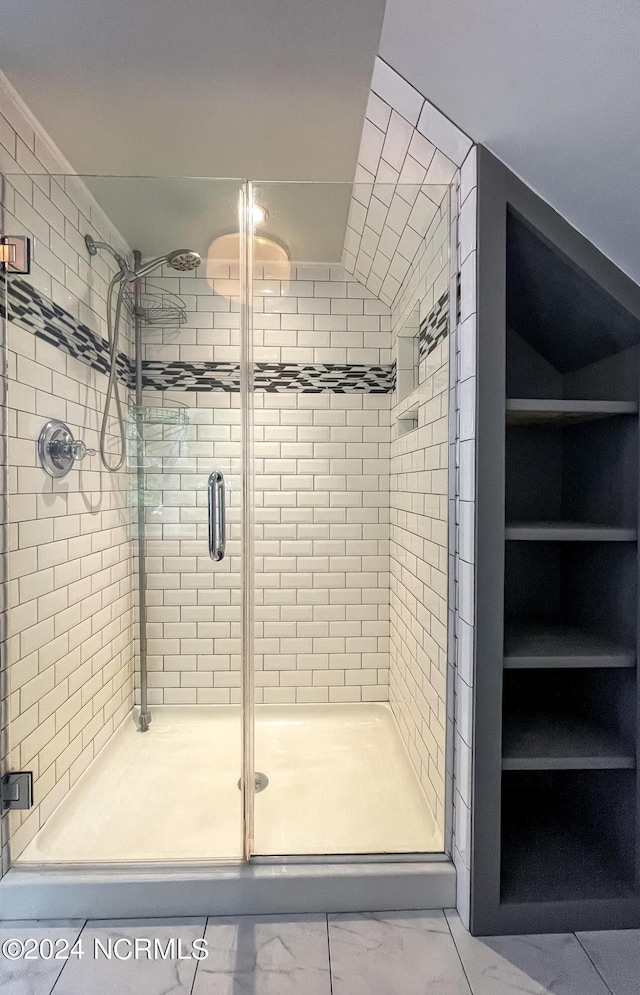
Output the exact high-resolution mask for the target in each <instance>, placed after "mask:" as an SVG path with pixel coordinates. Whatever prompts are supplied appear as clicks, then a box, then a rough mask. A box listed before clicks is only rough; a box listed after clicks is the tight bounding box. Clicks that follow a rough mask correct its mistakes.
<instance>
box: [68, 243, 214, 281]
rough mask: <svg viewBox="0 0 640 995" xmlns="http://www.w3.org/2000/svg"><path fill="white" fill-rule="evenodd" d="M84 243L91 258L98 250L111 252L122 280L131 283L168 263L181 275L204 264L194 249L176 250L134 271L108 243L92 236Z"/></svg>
mask: <svg viewBox="0 0 640 995" xmlns="http://www.w3.org/2000/svg"><path fill="white" fill-rule="evenodd" d="M84 241H85V244H86V246H87V249H88V251H89V255H90V256H95V255H96V254H97V252H98V249H105V250H106V251H107V252H109V253H110V254H111V255H112V256H113V258H114V259H115V260H116V262H117V264H118V266H119V267H120V273H121V279H123V280H127V281H128V282H129V283H133V281H134V280H139V279H140V278H141V277H143V276H146V275H147V273H151V271H152V270H154V269H157V268H158V266H163V265H164V264H165V263H168V264H169V266H171V267H173V269H176V270H178V271H179V272H181V273H186V272H188V271H189V270H192V269H197V267H198V266H199V265H200V263H201V262H202V257H201V256H200V253H199V252H195V251H194V250H193V249H174V250H173V252H168V253H167V254H166V256H158V258H157V259H151V260H149V262H148V263H143V264H142V265H141V266H138V268H137V269H135V270H133V269H131V267H130V266H129V263H128V262H127V260H126V259H124V258H123V256H121V255H119V254H118V253H117V252H116V250H115V249H114V248H113V247H112V246H111V245H109V243H108V242H96V240H95V239H94V238H93V236H92V235H85V237H84Z"/></svg>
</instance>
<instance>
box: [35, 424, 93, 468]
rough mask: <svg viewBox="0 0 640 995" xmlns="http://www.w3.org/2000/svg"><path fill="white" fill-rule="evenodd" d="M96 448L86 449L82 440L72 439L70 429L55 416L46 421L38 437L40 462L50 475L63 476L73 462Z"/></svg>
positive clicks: (91, 452)
mask: <svg viewBox="0 0 640 995" xmlns="http://www.w3.org/2000/svg"><path fill="white" fill-rule="evenodd" d="M96 452H97V450H95V449H87V447H86V445H85V444H84V442H82V441H81V440H80V439H74V437H73V435H72V434H71V429H70V428H69V426H68V425H65V423H64V422H62V421H58V419H57V418H54V419H52V420H51V421H48V422H47V424H46V425H45V426H44V428H43V429H42V431H41V432H40V437H39V439H38V456H39V459H40V463H41V464H42V467H43V469H44V470H46V472H47V473H48V474H49V476H50V477H65V476H66V475H67V473H68V472H69V470H70V469H71V467H72V466H73V464H74V463H75V462H76V461H78V462H80V461H81V460H83V459H84V458H85V457H86V456H95V455H96Z"/></svg>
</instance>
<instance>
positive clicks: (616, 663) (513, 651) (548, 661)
mask: <svg viewBox="0 0 640 995" xmlns="http://www.w3.org/2000/svg"><path fill="white" fill-rule="evenodd" d="M635 663H636V654H635V652H634V650H632V649H629V648H628V647H626V646H621V645H620V644H619V643H616V642H615V641H614V640H612V639H608V638H607V637H605V636H600V635H598V634H597V633H594V632H589V631H588V630H584V629H578V628H572V627H571V626H568V625H553V624H545V623H540V622H528V623H527V622H521V623H518V624H514V623H510V624H508V625H507V627H506V630H505V644H504V666H505V668H507V669H510V670H526V669H538V668H540V669H542V668H546V667H567V668H569V667H574V668H578V667H635Z"/></svg>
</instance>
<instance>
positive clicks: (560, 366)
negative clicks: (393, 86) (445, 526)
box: [471, 148, 640, 934]
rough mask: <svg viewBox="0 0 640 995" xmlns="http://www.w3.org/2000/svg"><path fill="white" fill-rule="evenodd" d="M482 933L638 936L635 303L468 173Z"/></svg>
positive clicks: (486, 167) (550, 218)
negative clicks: (474, 220) (473, 208)
mask: <svg viewBox="0 0 640 995" xmlns="http://www.w3.org/2000/svg"><path fill="white" fill-rule="evenodd" d="M477 294H478V300H477V322H478V325H477V343H478V409H477V466H476V470H477V481H476V499H477V543H476V565H477V566H476V569H477V573H476V671H475V689H476V711H475V720H476V721H475V733H474V758H475V765H474V785H473V792H474V793H473V849H472V899H471V908H472V914H471V926H472V931H473V932H474V933H476V934H483V933H484V934H490V933H506V932H510V933H517V932H549V931H558V930H577V929H611V928H620V927H625V926H626V927H629V926H636V927H637V926H640V847H639V844H638V838H639V832H638V827H639V825H640V806H639V791H638V777H637V767H638V755H639V754H638V743H639V738H638V713H639V709H638V701H639V698H638V679H637V650H638V616H639V612H638V477H639V459H638V451H639V440H638V400H639V380H640V364H639V348H640V347H639V343H640V288H638V286H637V285H636V284H634V283H633V282H632V281H631V280H630V279H629V278H628V277H626V276H625V275H624V274H623V273H622V272H621V271H620V270H618V269H617V268H616V267H615V266H614V265H613V264H612V263H611V262H610V261H609V260H608V259H606V258H605V257H604V256H603V255H602V254H601V253H600V252H599V251H598V250H596V249H595V248H594V246H593V245H591V244H590V243H589V242H588V241H587V240H586V239H585V238H583V237H582V236H581V235H580V234H579V233H578V232H576V231H575V230H574V229H573V228H571V227H570V226H569V225H568V224H567V223H566V222H565V221H564V220H563V219H562V218H561V217H560V216H559V215H558V214H556V213H555V211H553V210H552V209H551V208H550V207H549V206H548V205H547V204H545V203H544V202H543V201H541V200H540V199H539V198H538V197H537V196H536V195H535V194H533V192H532V191H531V190H529V189H528V188H527V187H525V186H524V184H522V183H521V182H520V181H519V180H518V179H517V178H516V177H515V176H514V175H513V174H512V173H510V172H509V170H507V169H506V168H505V167H504V166H503V165H502V164H501V163H499V162H498V161H497V160H496V159H495V158H494V157H493V156H492V155H491V154H490V153H488V152H487V150H486V149H483V148H480V149H479V156H478V253H477Z"/></svg>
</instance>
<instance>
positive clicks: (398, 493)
mask: <svg viewBox="0 0 640 995" xmlns="http://www.w3.org/2000/svg"><path fill="white" fill-rule="evenodd" d="M398 117H399V118H401V119H403V120H402V121H398ZM403 122H404V123H403ZM407 124H408V125H410V126H412V128H413V130H412V131H411V132H409V129H408V128H407ZM407 137H409V142H408V144H407ZM401 160H402V161H401ZM396 181H398V182H399V183H400V184H407V186H402V187H399V188H398V189H397V190H393V189H392V188H391V187H389V186H385V184H390V183H394V182H396ZM425 183H432V184H441V183H445V184H450V188H451V191H452V200H451V217H450V225H451V229H450V230H451V237H450V243H451V245H452V248H453V250H454V251H455V260H454V265H453V266H452V267H451V275H452V280H451V283H450V287H449V308H450V341H449V346H448V364H447V362H446V361H445V357H444V356H441V357H440V359H441V360H442V363H441V366H440V368H439V369H438V368H436V367H435V363H436V362H437V361H438V355H439V351H438V350H436V351H435V352H434V354H433V357H430V359H432V362H433V366H431V367H430V375H431V376H432V377H433V388H434V393H435V395H436V396H438V394H439V387H440V386H441V383H442V380H441V379H440V380H438V377H441V378H444V377H445V376H447V366H448V380H449V395H448V399H447V403H448V409H449V418H448V421H449V429H448V457H447V455H446V454H445V456H444V457H443V460H442V462H441V463H440V462H439V463H438V467H437V469H438V470H446V472H447V474H448V493H449V508H448V514H445V513H444V512H442V514H443V519H437V518H434V519H432V520H431V521H429V522H428V523H426V524H427V526H431V525H433V524H434V523H435V524H436V528H437V529H438V530H439V529H440V526H441V524H442V521H443V520H444V521H445V522H446V521H447V518H448V542H447V545H448V550H449V557H448V580H447V584H446V586H445V589H444V590H445V592H446V593H445V594H444V595H443V597H445V598H446V597H447V594H448V605H449V608H448V625H447V620H446V617H443V618H438V616H437V614H436V615H435V618H437V619H438V623H439V624H443V625H444V626H445V627H446V628H448V639H447V643H448V648H447V643H440V644H438V651H441V650H442V649H443V647H444V648H445V649H447V656H448V666H447V669H446V705H447V708H446V728H445V734H444V738H442V736H441V738H440V743H441V744H444V748H445V757H446V771H445V777H444V797H445V802H446V812H445V819H446V822H447V823H448V824H447V825H446V827H445V845H446V846H447V848H449V847H450V848H451V850H452V852H453V856H454V861H455V864H456V868H457V887H458V910H459V911H460V915H461V917H462V919H463V922H465V924H466V925H468V922H469V903H470V870H469V868H470V861H471V856H470V853H469V847H468V844H469V840H470V826H471V803H472V799H471V770H472V752H471V721H472V708H471V703H472V698H473V666H474V621H475V615H474V613H475V604H474V592H473V576H474V571H473V549H474V543H475V535H474V527H475V524H474V523H475V438H474V433H475V372H476V365H475V310H476V283H475V272H476V241H477V236H476V197H477V179H476V150H475V148H474V147H473V143H472V141H471V139H470V138H469V137H468V136H467V135H465V134H464V133H463V132H462V131H460V129H459V128H457V127H456V126H455V125H454V124H453V123H452V122H451V121H449V120H448V118H446V117H445V116H444V115H443V114H441V113H440V111H438V110H437V108H435V107H434V106H433V105H432V104H430V102H429V101H428V100H426V99H425V97H424V95H423V94H421V93H419V91H417V90H416V89H415V88H414V87H412V86H411V85H410V84H409V83H408V82H407V81H406V80H405V79H404V78H403V77H402V76H400V75H399V74H398V73H396V72H395V70H394V69H393V68H392V67H391V66H390V65H388V64H387V63H385V62H384V61H383V60H382V59H380V58H377V59H376V62H375V68H374V72H373V78H372V83H371V93H370V97H369V102H368V105H367V112H366V121H365V125H364V128H363V138H362V144H361V152H360V153H359V156H358V166H357V169H356V175H355V182H354V189H353V196H352V200H351V205H350V210H349V221H348V228H347V232H346V236H345V243H344V250H343V263H344V265H345V267H346V269H347V270H349V271H350V272H353V273H355V274H356V275H357V276H358V277H359V278H360V279H361V280H362V281H363V283H365V284H366V286H367V287H368V288H369V289H370V290H371V291H373V293H375V294H377V295H379V296H380V298H381V299H382V300H383V301H384V302H385V303H387V304H389V305H390V306H391V309H392V315H393V329H394V336H395V335H396V333H397V330H398V328H399V327H401V326H402V323H403V322H404V321H406V320H407V309H411V308H412V307H413V306H414V305H415V300H416V298H414V299H413V300H412V299H411V297H410V296H409V298H408V304H407V306H406V307H405V308H404V309H402V308H401V307H400V301H401V298H402V297H403V296H404V288H405V282H406V280H407V274H410V273H411V268H412V264H413V268H415V266H416V260H415V258H414V256H412V253H415V252H420V251H421V245H422V243H421V240H420V239H419V238H418V237H417V236H420V235H423V234H424V231H425V228H424V227H423V228H422V229H421V228H420V225H423V226H425V225H428V224H429V223H430V222H431V220H432V218H433V217H434V216H435V209H436V205H435V203H434V202H435V201H438V197H437V196H433V191H434V189H435V188H433V187H432V188H430V189H429V188H426V189H422V190H421V189H420V187H419V186H418V184H425ZM429 201H431V203H429ZM458 273H459V285H458V276H457V274H458ZM440 279H441V283H442V284H443V285H444V283H445V279H444V276H442V277H441V278H440ZM458 297H460V302H459V304H458ZM436 299H437V298H436ZM403 310H404V314H403ZM458 311H460V313H458ZM420 317H423V312H421V314H420ZM394 350H395V356H396V358H397V351H398V350H397V339H394ZM445 350H446V347H445ZM420 376H421V377H422V376H423V371H422V370H421V372H420ZM436 385H437V386H436ZM440 396H442V397H443V400H442V402H441V403H442V411H443V412H444V411H445V410H446V403H445V400H444V395H440ZM394 401H395V402H396V403H397V402H398V397H397V396H396V398H394ZM415 408H416V413H419V412H420V406H419V405H416V406H415ZM461 409H462V413H461ZM395 410H396V411H398V410H399V411H400V413H403V412H404V413H405V414H407V413H408V412H409V408H408V403H404V404H403V405H400V407H399V408H395ZM411 413H413V412H411ZM393 417H394V413H393V412H392V418H393ZM422 417H424V415H423V416H422ZM409 424H410V423H409V421H405V422H404V425H405V426H407V425H409ZM461 424H462V426H463V429H464V432H465V439H464V440H461V439H460V435H459V433H460V426H461ZM420 426H421V422H420V420H419V419H418V428H417V430H416V432H411V433H408V434H406V435H403V436H402V437H401V438H400V439H395V440H394V441H393V442H392V478H391V514H392V534H391V539H392V547H391V549H392V560H391V562H392V578H391V584H392V595H391V619H392V624H391V689H392V690H391V700H392V702H393V701H394V690H393V689H394V686H395V685H394V669H395V664H394V660H395V659H396V657H398V658H400V659H401V663H402V665H403V666H405V668H406V661H407V660H411V663H412V664H414V661H415V660H417V659H418V657H417V656H415V655H414V657H413V659H412V658H411V655H410V654H409V653H407V652H406V650H405V649H404V645H403V655H400V654H398V653H396V650H395V648H394V646H395V641H396V638H397V639H400V638H401V637H400V636H399V635H398V636H396V632H399V630H398V629H397V628H396V627H395V624H394V622H395V620H394V604H395V602H394V593H393V592H394V585H396V586H398V589H399V580H398V579H397V578H396V577H395V576H394V571H396V572H397V573H398V575H399V577H400V578H402V577H403V576H404V577H407V578H408V577H409V576H410V575H409V574H408V572H407V571H408V568H407V563H410V564H412V565H414V566H415V568H416V570H417V567H418V560H417V557H416V552H420V550H422V549H424V542H425V538H424V536H423V535H422V534H419V535H418V536H415V535H414V534H413V533H411V532H409V533H408V535H406V536H405V537H404V539H403V542H402V543H397V544H396V543H394V536H395V531H394V530H395V523H394V516H395V514H396V510H395V507H394V502H396V501H398V502H399V503H401V502H402V501H403V500H406V495H403V494H402V489H401V487H405V486H407V485H408V482H409V481H413V482H414V483H413V484H412V485H411V486H415V480H416V479H417V478H416V476H415V474H417V473H418V472H420V471H418V470H414V469H413V467H412V462H411V461H415V465H416V466H418V465H420V466H421V465H422V460H423V459H426V458H427V454H429V457H430V458H431V459H434V460H435V458H436V455H435V454H436V451H437V448H436V447H431V446H427V445H425V448H424V449H421V448H419V447H416V450H415V451H411V461H409V460H408V459H407V460H406V465H407V467H412V468H411V470H410V471H408V472H407V475H406V477H405V476H400V477H399V478H398V479H399V480H401V481H402V485H398V484H396V477H395V475H394V469H393V467H394V463H395V461H396V460H397V459H398V458H399V457H398V455H397V454H396V446H398V445H399V444H400V443H402V445H403V446H404V447H407V452H406V453H405V456H407V455H408V454H409V452H410V450H409V446H410V443H409V442H408V441H407V440H409V439H410V438H411V436H413V435H415V436H416V437H417V436H418V434H419V433H420V432H421V431H423V429H421V427H420ZM392 438H393V437H392ZM403 440H404V441H403ZM412 474H413V475H414V476H413V477H412V476H411V475H412ZM436 479H439V478H436ZM445 494H446V492H445ZM434 498H435V495H432V494H425V493H424V490H423V489H421V490H420V493H419V494H418V495H417V496H416V503H417V504H418V505H419V504H420V501H421V499H422V500H425V501H426V500H427V499H428V500H429V501H430V502H431V505H432V507H435V503H434ZM400 510H402V512H403V514H404V515H405V518H408V513H407V512H406V511H405V510H404V509H400ZM412 513H413V512H412ZM425 517H426V516H425ZM414 518H415V515H414ZM400 534H401V533H400V531H399V530H398V536H400ZM397 557H399V559H397ZM394 563H397V564H398V565H397V566H395V567H394ZM428 566H429V569H430V570H431V569H433V568H432V567H431V564H428ZM434 567H435V563H434ZM443 571H444V573H447V570H446V567H443ZM428 577H429V574H428V573H426V572H425V566H423V565H421V572H420V574H419V583H415V581H414V585H415V586H414V587H413V588H412V587H411V585H410V586H409V592H410V593H409V594H406V593H405V592H403V594H404V596H405V597H406V598H407V600H408V603H409V604H410V605H411V607H412V608H413V609H414V610H415V612H416V613H417V612H419V613H420V614H419V618H420V621H418V617H417V616H416V615H412V614H411V612H410V611H409V609H408V608H406V606H405V603H403V602H400V606H401V609H402V613H401V614H402V616H403V618H404V621H405V625H408V627H409V630H410V632H411V633H412V636H413V633H417V634H418V635H424V633H425V632H426V631H427V628H428V625H427V627H426V628H422V624H421V623H423V622H424V621H425V619H426V620H427V623H428V622H429V615H430V612H431V611H432V608H430V607H429V606H432V605H434V604H435V605H436V606H437V607H438V608H441V607H442V602H441V601H440V600H439V598H440V594H439V593H438V591H433V590H432V589H431V588H428V586H427V584H426V583H425V581H426V580H427V578H428ZM434 578H436V579H437V580H438V581H439V580H440V578H439V577H437V575H436V574H435V572H434ZM440 590H441V589H440ZM417 592H418V593H419V595H420V597H417V596H416V594H417ZM420 598H422V599H423V600H420ZM463 613H464V617H463ZM439 631H441V630H439ZM413 638H414V643H413V645H414V648H415V653H417V652H418V647H419V640H418V639H417V638H416V637H415V636H414V637H413ZM405 639H407V640H408V639H409V637H408V636H405ZM409 645H411V644H410V643H409ZM426 645H427V646H431V647H432V652H433V654H434V656H435V657H436V658H437V659H439V660H440V661H441V660H442V657H441V656H440V653H439V652H438V653H436V650H435V647H433V643H432V642H427V644H426ZM420 651H421V653H422V654H423V656H424V649H423V647H421V646H420ZM443 673H444V671H443ZM443 673H442V674H438V676H437V677H436V682H437V683H438V685H439V687H440V688H442V684H443V681H442V676H443ZM430 690H431V689H430ZM424 697H425V695H424V691H423V690H422V688H419V694H418V700H419V701H423V700H424ZM430 700H431V701H433V702H435V699H434V698H431V699H430ZM395 707H396V708H398V706H397V705H396V706H395ZM425 714H428V712H426V711H425V710H424V705H423V710H422V711H421V710H419V709H418V708H417V707H416V706H415V704H414V705H413V707H405V708H404V716H403V719H402V722H401V727H402V728H403V733H404V735H405V737H406V741H407V742H411V743H413V744H414V745H413V746H412V747H410V749H411V755H412V757H413V761H414V764H415V766H416V770H417V771H418V772H419V775H420V777H421V779H422V781H423V784H425V783H426V782H425V771H428V770H429V764H430V763H432V762H433V763H434V764H435V763H436V758H437V757H438V751H437V750H434V751H433V752H430V750H429V747H432V746H433V743H432V742H431V741H430V740H429V739H428V738H427V739H426V740H424V741H423V742H424V746H420V747H419V745H418V744H419V741H420V735H421V730H422V729H423V727H424V719H423V716H424V715H425ZM443 721H444V719H443ZM425 756H426V757H427V764H426V767H425V762H424V761H425ZM426 790H427V791H431V793H430V795H429V797H430V799H431V801H432V804H433V790H431V789H429V788H428V787H427V788H426ZM449 799H450V800H451V801H449ZM451 807H453V812H454V815H453V819H452V820H450V811H451Z"/></svg>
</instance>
